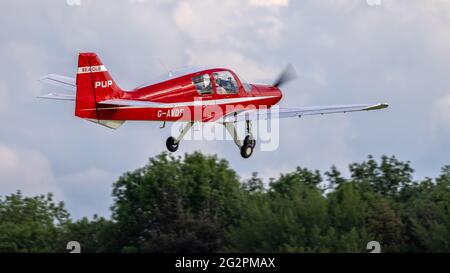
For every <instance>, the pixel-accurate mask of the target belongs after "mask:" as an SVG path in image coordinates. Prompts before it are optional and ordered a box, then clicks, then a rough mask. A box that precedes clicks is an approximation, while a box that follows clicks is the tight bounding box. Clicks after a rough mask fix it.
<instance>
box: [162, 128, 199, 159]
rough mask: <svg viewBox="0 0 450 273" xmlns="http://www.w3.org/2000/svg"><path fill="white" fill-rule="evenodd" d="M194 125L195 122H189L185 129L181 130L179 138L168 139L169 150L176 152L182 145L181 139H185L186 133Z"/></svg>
mask: <svg viewBox="0 0 450 273" xmlns="http://www.w3.org/2000/svg"><path fill="white" fill-rule="evenodd" d="M193 125H194V122H188V123H187V124H186V125H185V126H184V127H183V130H181V133H180V135H179V136H178V137H177V138H174V137H169V138H168V139H167V140H166V147H167V150H169V151H170V152H172V153H173V152H176V151H177V150H178V147H179V146H180V141H181V139H183V137H184V135H185V134H186V133H187V132H188V131H189V129H191V128H192V126H193Z"/></svg>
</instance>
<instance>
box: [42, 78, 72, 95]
mask: <svg viewBox="0 0 450 273" xmlns="http://www.w3.org/2000/svg"><path fill="white" fill-rule="evenodd" d="M39 80H40V81H41V82H43V83H46V84H51V85H55V86H58V87H61V88H64V89H66V90H69V91H74V92H75V90H76V81H75V79H74V78H70V77H66V76H61V75H56V74H48V75H45V76H43V77H42V78H40V79H39Z"/></svg>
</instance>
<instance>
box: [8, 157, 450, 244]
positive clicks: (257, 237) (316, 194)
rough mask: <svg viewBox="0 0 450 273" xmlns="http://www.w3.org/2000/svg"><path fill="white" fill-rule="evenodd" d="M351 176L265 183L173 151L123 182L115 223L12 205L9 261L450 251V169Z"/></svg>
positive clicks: (15, 199) (387, 169)
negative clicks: (71, 248) (74, 251)
mask: <svg viewBox="0 0 450 273" xmlns="http://www.w3.org/2000/svg"><path fill="white" fill-rule="evenodd" d="M349 172H350V175H349V177H343V176H342V175H341V173H340V172H339V170H338V169H337V168H336V167H334V166H332V167H331V168H330V170H329V171H326V172H324V173H320V172H319V171H317V170H309V169H307V168H301V167H297V168H296V169H295V170H294V171H292V172H290V173H286V174H282V175H280V177H278V178H276V179H271V180H270V182H269V183H266V184H264V183H263V180H262V179H261V178H260V177H258V174H257V173H254V174H253V176H252V177H251V178H250V179H247V180H241V179H240V177H239V176H238V174H237V173H236V172H235V171H234V170H233V169H231V168H230V166H229V164H228V162H227V161H226V160H224V159H219V158H218V157H217V156H207V155H203V154H201V153H199V152H195V153H192V154H186V155H184V156H183V157H173V156H169V155H167V154H166V153H162V154H160V155H158V156H156V157H153V158H150V159H149V162H148V164H147V165H146V166H144V167H142V168H139V169H137V170H135V171H131V172H127V173H125V174H123V175H122V176H121V177H120V178H119V179H118V180H117V181H116V182H115V183H114V184H113V189H112V196H113V206H112V207H111V217H110V218H103V217H98V216H94V217H92V218H91V219H88V218H82V219H79V220H72V219H71V217H70V215H69V213H68V211H67V210H66V208H65V207H64V204H63V203H62V202H61V203H57V202H55V201H54V200H53V196H52V194H50V193H49V194H47V195H42V196H34V197H26V196H24V195H23V194H22V193H21V192H20V191H18V192H16V193H13V194H10V195H8V196H3V197H0V252H67V250H66V244H67V242H69V241H78V242H79V243H80V245H81V251H82V252H366V251H367V250H366V245H367V243H368V242H369V241H378V242H379V243H380V244H381V249H382V252H449V251H450V166H445V167H443V168H442V171H441V173H440V174H439V175H437V176H436V177H435V178H425V179H422V180H420V181H418V180H414V179H413V172H414V170H413V169H412V168H411V166H410V163H409V162H402V161H400V160H398V159H397V158H396V157H395V156H391V157H388V156H382V157H381V158H380V159H379V160H375V159H374V158H373V157H372V156H369V157H368V158H367V159H366V160H365V161H363V162H361V163H353V164H351V165H350V166H349Z"/></svg>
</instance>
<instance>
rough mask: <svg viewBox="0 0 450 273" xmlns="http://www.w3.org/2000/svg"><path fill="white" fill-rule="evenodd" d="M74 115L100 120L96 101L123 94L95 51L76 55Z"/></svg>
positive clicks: (118, 96) (115, 97)
mask: <svg viewBox="0 0 450 273" xmlns="http://www.w3.org/2000/svg"><path fill="white" fill-rule="evenodd" d="M76 86H77V93H76V103H75V115H76V116H78V117H80V118H87V119H96V120H97V122H99V121H100V120H102V118H101V116H99V111H98V109H97V102H100V101H103V100H107V99H117V98H120V97H121V95H122V94H123V92H124V91H123V90H122V89H120V88H119V87H118V86H117V84H116V83H115V82H114V80H113V79H112V78H111V75H110V74H109V73H108V70H107V69H106V67H105V66H104V65H103V63H102V61H100V59H99V58H98V56H97V54H95V53H80V54H79V55H78V72H77V81H76Z"/></svg>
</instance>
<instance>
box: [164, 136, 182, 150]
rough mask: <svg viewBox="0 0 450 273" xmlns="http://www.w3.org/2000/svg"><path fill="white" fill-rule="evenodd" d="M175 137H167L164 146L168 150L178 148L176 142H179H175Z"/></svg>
mask: <svg viewBox="0 0 450 273" xmlns="http://www.w3.org/2000/svg"><path fill="white" fill-rule="evenodd" d="M175 141H176V139H175V138H174V137H169V138H167V140H166V147H167V150H169V151H170V152H172V153H173V152H176V151H177V150H178V146H179V145H178V144H179V143H175Z"/></svg>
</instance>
